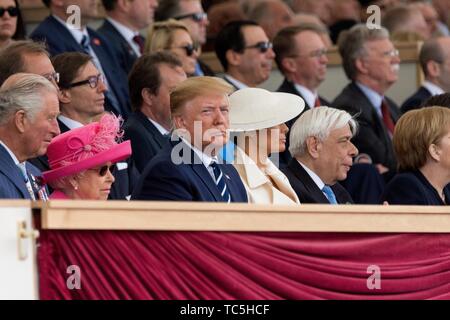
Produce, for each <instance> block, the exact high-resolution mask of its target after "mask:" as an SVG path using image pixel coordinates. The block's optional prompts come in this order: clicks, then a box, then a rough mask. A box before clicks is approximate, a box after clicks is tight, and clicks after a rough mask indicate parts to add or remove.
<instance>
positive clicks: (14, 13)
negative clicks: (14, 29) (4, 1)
mask: <svg viewBox="0 0 450 320" xmlns="http://www.w3.org/2000/svg"><path fill="white" fill-rule="evenodd" d="M5 12H8V14H9V16H10V17H17V16H18V15H19V9H17V7H12V6H11V7H8V8H3V7H0V17H3V16H4V15H5Z"/></svg>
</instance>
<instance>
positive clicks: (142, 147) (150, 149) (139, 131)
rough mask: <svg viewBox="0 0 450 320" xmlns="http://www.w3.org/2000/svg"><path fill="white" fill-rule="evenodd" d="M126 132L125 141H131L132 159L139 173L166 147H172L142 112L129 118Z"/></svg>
mask: <svg viewBox="0 0 450 320" xmlns="http://www.w3.org/2000/svg"><path fill="white" fill-rule="evenodd" d="M124 130H125V136H124V139H125V140H131V147H132V149H133V155H132V158H133V160H134V162H135V164H136V168H137V169H138V171H139V172H142V171H144V169H145V167H146V166H147V164H148V163H149V162H150V160H151V159H152V158H153V157H154V156H155V155H156V154H157V153H158V152H160V151H161V149H162V148H163V147H164V146H170V142H169V139H168V138H166V137H164V136H163V135H162V134H161V133H160V132H159V131H158V129H156V127H155V126H154V125H153V123H151V122H150V120H148V118H147V116H145V115H144V114H143V113H142V112H141V111H137V112H133V113H132V114H131V115H130V116H129V117H128V120H127V121H126V122H125V125H124Z"/></svg>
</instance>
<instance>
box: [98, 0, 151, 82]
mask: <svg viewBox="0 0 450 320" xmlns="http://www.w3.org/2000/svg"><path fill="white" fill-rule="evenodd" d="M102 3H103V7H104V8H105V11H106V16H107V17H106V19H105V22H104V23H103V24H102V26H101V27H100V28H99V29H98V30H97V32H98V33H100V34H101V35H102V36H104V37H105V38H106V39H107V40H108V44H110V45H111V47H112V48H113V50H114V54H115V55H116V56H117V59H118V61H119V63H120V66H121V67H122V69H123V71H124V72H125V73H126V74H128V73H129V72H130V70H131V67H132V66H133V63H134V62H135V61H136V59H137V58H139V57H140V56H141V54H142V53H143V50H144V44H145V38H144V37H142V36H141V35H140V34H139V30H142V29H144V28H147V27H148V26H149V25H150V23H151V22H152V21H153V13H154V11H155V9H156V7H157V6H158V1H157V0H133V1H118V0H102Z"/></svg>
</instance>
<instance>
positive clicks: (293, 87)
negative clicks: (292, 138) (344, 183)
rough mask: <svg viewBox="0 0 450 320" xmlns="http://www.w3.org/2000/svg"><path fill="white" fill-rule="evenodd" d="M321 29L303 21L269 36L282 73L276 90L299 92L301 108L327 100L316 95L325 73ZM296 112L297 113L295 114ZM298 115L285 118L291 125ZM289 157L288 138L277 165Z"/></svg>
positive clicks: (287, 161) (306, 108)
mask: <svg viewBox="0 0 450 320" xmlns="http://www.w3.org/2000/svg"><path fill="white" fill-rule="evenodd" d="M321 32H322V30H321V29H320V27H318V26H316V25H313V24H303V25H298V26H292V27H287V28H284V29H282V30H281V31H280V32H278V34H277V35H276V37H275V39H274V40H273V50H274V51H275V54H276V56H275V61H276V62H277V65H278V69H280V71H281V73H282V74H283V75H284V80H283V83H282V84H281V86H280V87H279V88H278V90H277V91H279V92H287V93H292V94H296V95H298V96H300V97H301V98H302V99H303V100H304V101H305V110H304V111H306V110H309V109H311V108H314V107H318V106H328V105H330V103H329V102H328V101H327V100H325V99H324V98H323V97H321V96H319V93H318V88H319V86H320V84H321V83H322V82H323V81H324V80H325V76H326V73H327V63H328V58H327V47H326V45H325V43H324V42H323V40H322V37H321ZM299 116H300V115H299ZM297 119H298V117H295V118H294V119H292V120H290V121H288V122H287V123H286V125H287V126H288V128H289V129H291V127H292V125H293V124H294V122H295V120H297ZM290 160H291V155H290V153H289V139H287V140H286V150H285V151H284V152H283V153H281V154H280V166H282V167H283V166H286V165H287V164H288V163H289V161H290Z"/></svg>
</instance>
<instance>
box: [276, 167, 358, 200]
mask: <svg viewBox="0 0 450 320" xmlns="http://www.w3.org/2000/svg"><path fill="white" fill-rule="evenodd" d="M281 171H282V172H283V173H284V174H285V175H286V177H287V178H288V179H289V182H290V184H291V186H292V188H293V189H294V191H295V193H296V194H297V196H298V198H299V199H300V202H301V203H330V202H329V201H328V199H327V197H326V196H325V195H324V194H323V192H322V190H320V189H319V187H318V186H317V184H316V183H315V182H314V180H313V179H312V178H311V177H310V176H309V174H308V172H306V170H305V169H303V167H302V166H301V164H300V163H298V161H297V160H296V159H291V161H289V164H288V166H287V167H286V168H283V169H281ZM331 189H332V190H333V192H334V195H335V196H336V201H337V202H338V203H339V204H347V203H353V200H352V197H351V196H350V194H349V193H348V192H347V190H345V189H344V187H342V186H341V185H340V184H339V182H338V183H336V184H335V185H333V186H331Z"/></svg>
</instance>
